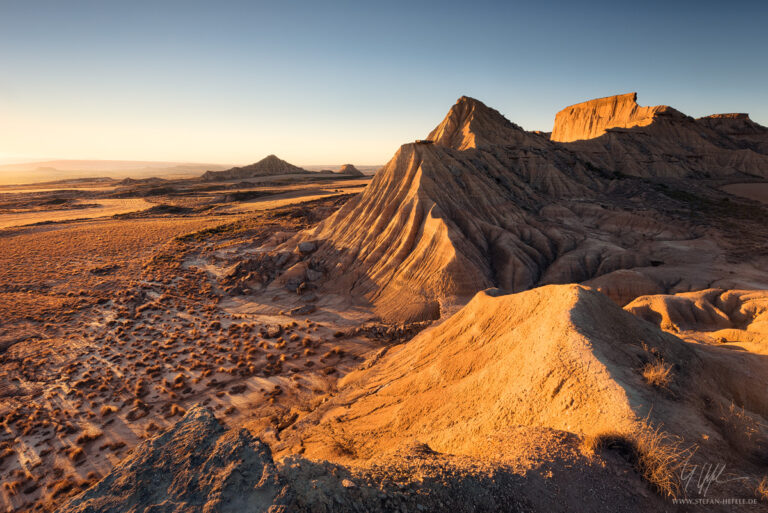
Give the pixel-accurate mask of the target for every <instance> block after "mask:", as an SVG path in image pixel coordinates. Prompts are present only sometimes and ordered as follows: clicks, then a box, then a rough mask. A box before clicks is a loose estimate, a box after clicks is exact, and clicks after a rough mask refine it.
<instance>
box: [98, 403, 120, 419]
mask: <svg viewBox="0 0 768 513" xmlns="http://www.w3.org/2000/svg"><path fill="white" fill-rule="evenodd" d="M116 411H117V406H112V405H104V406H102V407H101V410H100V411H99V413H101V416H102V417H106V416H107V415H111V414H113V413H115V412H116Z"/></svg>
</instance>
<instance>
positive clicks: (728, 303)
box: [624, 289, 768, 354]
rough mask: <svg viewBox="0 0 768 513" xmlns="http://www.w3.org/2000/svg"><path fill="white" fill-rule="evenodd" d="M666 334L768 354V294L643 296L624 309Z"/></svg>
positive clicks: (730, 292)
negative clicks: (684, 334)
mask: <svg viewBox="0 0 768 513" xmlns="http://www.w3.org/2000/svg"><path fill="white" fill-rule="evenodd" d="M624 308H625V309H626V310H627V311H629V312H631V313H633V314H634V315H636V316H638V317H640V318H642V319H645V320H647V321H649V322H651V323H653V324H655V325H657V326H659V327H660V328H661V329H663V330H666V331H671V332H675V333H680V332H692V333H693V334H695V335H698V336H699V337H702V336H703V337H704V338H705V339H707V340H708V341H710V342H711V343H716V344H732V343H740V344H743V345H745V347H746V348H748V349H749V350H750V351H753V352H756V353H762V354H767V353H768V291H765V290H723V289H707V290H702V291H698V292H688V293H681V294H674V295H666V294H658V295H649V296H642V297H639V298H637V299H635V300H634V301H632V302H631V303H629V304H628V305H627V306H625V307H624Z"/></svg>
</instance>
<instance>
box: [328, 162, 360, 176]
mask: <svg viewBox="0 0 768 513" xmlns="http://www.w3.org/2000/svg"><path fill="white" fill-rule="evenodd" d="M334 173H336V174H339V175H345V176H365V175H364V174H363V172H362V171H360V170H359V169H357V168H356V167H355V166H354V165H352V164H344V165H343V166H341V167H340V168H339V169H338V170H337V171H334Z"/></svg>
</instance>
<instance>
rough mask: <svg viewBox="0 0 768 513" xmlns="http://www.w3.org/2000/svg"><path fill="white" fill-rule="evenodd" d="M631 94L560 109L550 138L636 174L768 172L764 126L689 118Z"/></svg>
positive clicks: (739, 119) (726, 118)
mask: <svg viewBox="0 0 768 513" xmlns="http://www.w3.org/2000/svg"><path fill="white" fill-rule="evenodd" d="M636 98H637V95H636V93H630V94H624V95H618V96H611V97H608V98H601V99H598V100H591V101H587V102H584V103H580V104H577V105H573V106H571V107H568V108H566V109H564V110H562V111H560V112H559V113H558V114H557V116H556V118H555V126H554V129H553V130H552V136H551V139H552V140H553V141H558V142H562V143H565V147H567V148H569V149H571V150H572V151H574V152H576V153H578V154H579V155H580V156H581V157H582V158H583V159H586V160H587V161H589V162H591V163H592V164H593V165H594V166H596V167H598V168H603V169H612V170H614V171H616V172H619V173H623V174H626V175H630V176H639V177H667V178H683V177H713V178H714V177H720V178H722V177H726V176H738V175H742V176H743V175H748V176H753V177H754V176H757V177H761V178H766V177H768V129H766V128H765V127H762V126H760V125H758V124H756V123H753V122H752V121H750V120H749V119H748V117H747V118H744V116H745V115H741V114H729V115H715V116H710V117H706V118H700V119H693V118H691V117H689V116H686V115H685V114H682V113H681V112H679V111H677V110H675V109H673V108H670V107H667V106H663V105H661V106H656V107H641V106H639V105H638V104H637V102H636Z"/></svg>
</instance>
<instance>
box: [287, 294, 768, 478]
mask: <svg viewBox="0 0 768 513" xmlns="http://www.w3.org/2000/svg"><path fill="white" fill-rule="evenodd" d="M648 364H659V365H663V366H665V367H668V368H669V369H670V374H669V382H668V383H667V384H666V385H664V386H657V385H654V384H652V383H651V382H649V381H648V380H647V379H646V378H645V377H644V375H643V369H644V367H645V366H646V365H648ZM366 367H369V368H361V370H359V371H356V372H354V373H351V374H349V375H348V376H347V377H345V378H344V379H343V380H342V382H341V386H340V392H339V394H338V396H337V397H336V398H334V400H333V401H331V402H329V404H327V405H326V406H324V407H323V408H320V409H319V410H318V411H317V412H314V413H313V414H311V415H310V416H309V417H308V418H306V419H304V420H302V421H301V422H300V424H299V425H298V426H297V431H296V433H297V435H296V436H299V437H301V440H302V444H303V445H302V447H304V449H305V451H306V452H305V454H306V455H308V456H309V457H318V458H325V457H332V453H333V451H334V450H338V447H337V448H336V449H334V443H333V436H330V435H329V433H331V434H335V435H336V436H337V438H338V437H339V436H341V437H342V439H344V440H346V448H347V456H348V457H350V455H354V457H355V458H362V459H366V458H376V457H378V456H379V455H381V454H383V453H386V452H387V450H388V447H393V446H397V445H398V444H400V443H403V442H404V441H407V440H418V441H419V442H422V443H426V444H428V445H429V446H430V447H432V448H433V449H435V450H437V451H440V452H445V453H451V454H466V455H475V456H479V457H488V456H489V455H494V457H498V458H500V459H503V458H504V455H505V454H506V453H507V451H513V449H512V448H511V445H510V444H509V443H505V442H504V437H505V433H507V432H508V431H509V430H510V428H513V427H514V426H517V425H525V426H542V427H547V428H553V429H556V430H561V431H566V432H571V433H576V434H578V435H579V436H585V435H586V436H588V435H597V434H600V433H603V432H606V431H626V430H629V431H631V430H632V429H633V426H636V425H637V423H638V422H639V421H642V420H643V419H647V421H648V422H650V423H651V424H652V425H654V426H663V429H664V430H665V431H667V432H669V433H671V434H673V435H674V436H676V437H678V439H679V440H683V441H684V442H685V444H686V445H687V446H693V447H697V448H698V452H697V455H698V456H700V457H702V458H705V459H706V458H723V459H724V460H723V461H729V462H731V461H738V462H739V463H738V464H739V465H740V468H741V469H742V470H744V471H747V470H749V469H750V468H751V467H750V465H751V464H752V463H749V462H747V463H745V462H744V458H748V459H749V461H753V460H754V458H757V459H758V460H759V458H761V457H763V456H764V455H765V451H766V450H767V449H768V445H766V440H768V439H766V438H765V435H766V431H765V428H763V427H759V426H760V425H761V424H760V423H764V421H765V420H766V419H765V415H766V413H768V400H767V399H766V398H765V397H764V395H763V394H762V393H761V392H760V390H763V389H764V388H763V387H765V386H766V385H768V377H766V376H768V373H766V371H768V364H767V363H766V362H765V361H764V359H763V358H762V357H760V356H758V355H752V354H739V353H733V352H731V353H729V352H728V351H726V350H723V349H720V348H710V347H706V346H700V345H695V344H688V343H686V342H684V341H682V340H680V339H679V338H677V337H675V336H672V335H670V334H668V333H664V332H663V331H661V330H659V329H658V328H656V327H655V326H653V325H651V324H649V323H647V322H645V321H643V320H641V319H638V318H636V317H634V316H633V315H631V314H629V313H627V312H625V311H622V309H621V308H619V307H618V306H616V305H615V304H613V303H612V302H611V301H610V300H608V299H607V298H606V297H605V296H603V295H602V294H599V293H597V292H595V291H592V290H589V289H586V288H584V287H581V286H577V285H557V286H547V287H541V288H537V289H533V290H530V291H526V292H522V293H519V294H513V295H505V296H498V297H495V296H494V294H493V293H492V292H487V291H486V292H480V293H478V294H477V296H476V297H475V298H474V299H473V300H472V301H471V302H470V303H468V304H467V305H466V306H465V307H464V308H463V309H462V310H460V311H459V312H458V313H456V314H455V315H454V316H452V317H451V318H449V319H448V320H447V321H445V322H444V323H443V324H441V325H439V326H437V327H435V328H432V329H430V330H428V331H425V332H423V333H421V334H420V335H418V336H417V337H416V338H414V339H413V340H411V341H410V342H407V343H406V344H403V345H400V346H397V347H394V348H392V349H390V350H389V351H387V352H383V355H382V354H380V355H378V356H377V358H375V359H374V360H373V361H372V362H371V363H369V364H368V365H367V366H366ZM733 405H736V408H743V410H740V411H743V415H744V418H746V419H750V421H751V422H753V423H754V425H749V426H746V428H745V427H744V426H738V427H734V424H733V422H735V421H733V419H730V417H728V415H727V413H724V412H727V411H728V410H729V408H731V407H733ZM732 421H733V422H732ZM318 422H319V424H318ZM755 426H757V427H755ZM742 428H744V429H753V428H754V429H757V431H754V432H753V433H752V434H751V435H749V434H748V433H747V432H742V431H741V429H742ZM737 429H738V430H739V431H738V436H737V437H734V433H732V432H731V430H737ZM492 440H495V441H494V442H492ZM286 443H287V444H290V443H291V440H288V441H287V442H286ZM739 444H742V445H739ZM737 445H739V446H738V447H737ZM336 457H338V454H337V455H336ZM755 461H756V460H755ZM753 470H754V469H753Z"/></svg>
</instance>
